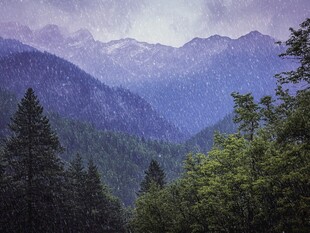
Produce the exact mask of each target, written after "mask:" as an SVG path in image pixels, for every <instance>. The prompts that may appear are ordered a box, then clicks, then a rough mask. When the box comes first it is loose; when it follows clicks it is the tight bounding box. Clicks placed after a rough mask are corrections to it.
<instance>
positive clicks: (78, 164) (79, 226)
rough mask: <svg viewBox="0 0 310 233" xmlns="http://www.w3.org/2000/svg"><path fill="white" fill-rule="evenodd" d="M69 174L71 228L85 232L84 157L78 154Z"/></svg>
mask: <svg viewBox="0 0 310 233" xmlns="http://www.w3.org/2000/svg"><path fill="white" fill-rule="evenodd" d="M66 174H67V198H66V200H67V201H68V202H67V209H68V216H69V225H70V226H71V227H70V229H71V230H72V231H75V232H84V227H85V224H86V221H85V215H86V209H87V207H86V199H87V197H86V190H85V189H86V187H85V184H86V171H85V170H84V166H83V161H82V157H81V156H80V155H79V154H77V155H76V157H75V158H74V160H72V161H71V162H70V165H69V168H68V170H67V172H66Z"/></svg>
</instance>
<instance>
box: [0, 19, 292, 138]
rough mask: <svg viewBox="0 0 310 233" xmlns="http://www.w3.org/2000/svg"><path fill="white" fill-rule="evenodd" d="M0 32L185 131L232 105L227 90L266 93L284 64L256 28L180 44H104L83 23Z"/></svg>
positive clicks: (11, 27) (272, 43) (1, 26)
mask: <svg viewBox="0 0 310 233" xmlns="http://www.w3.org/2000/svg"><path fill="white" fill-rule="evenodd" d="M8 28H9V29H8ZM0 36H3V37H4V38H16V39H20V40H21V41H23V42H25V43H27V44H30V45H32V46H34V47H35V48H37V49H39V50H46V51H48V52H51V53H53V54H56V55H58V56H60V57H62V58H65V59H67V60H69V61H70V62H72V63H74V64H76V65H78V66H79V67H81V68H82V69H83V70H85V71H86V72H88V73H90V74H91V75H93V76H94V77H96V78H97V79H99V80H100V81H102V82H104V83H106V84H108V85H111V86H123V87H126V88H129V89H130V90H131V91H133V92H136V93H138V94H139V95H141V96H142V97H144V98H145V99H146V100H147V101H148V102H149V103H151V104H152V106H153V107H154V108H155V109H156V110H157V111H158V112H159V113H161V114H162V115H163V116H165V118H167V119H168V120H170V121H171V122H172V123H174V124H175V125H177V126H178V127H180V128H182V129H184V130H185V131H189V132H191V133H196V132H198V131H200V130H201V129H203V128H205V127H206V126H208V125H212V124H214V123H215V122H217V121H218V119H220V118H223V117H224V116H225V115H226V114H228V113H230V112H231V111H232V106H233V102H232V99H231V97H230V94H231V92H233V91H240V92H252V93H253V94H254V96H255V97H261V96H263V95H266V94H271V93H273V89H274V88H275V79H274V78H273V75H274V74H276V73H278V72H280V71H285V70H288V69H289V68H290V67H291V63H290V62H286V61H283V60H281V59H280V58H279V57H278V54H280V53H281V52H282V51H283V50H284V47H282V46H280V45H277V44H275V40H274V39H273V38H271V37H269V36H267V35H262V34H261V33H259V32H257V31H253V32H250V33H249V34H247V35H245V36H242V37H240V38H238V39H230V38H228V37H222V36H219V35H215V36H211V37H209V38H194V39H193V40H191V41H189V42H187V43H186V44H184V45H183V46H182V47H180V48H174V47H171V46H165V45H161V44H148V43H144V42H138V41H136V40H134V39H129V38H127V39H120V40H115V41H110V42H107V43H103V42H100V41H95V40H94V38H93V37H92V35H91V33H90V32H88V31H87V30H85V29H84V30H82V31H78V32H75V33H73V34H70V33H68V32H66V31H65V30H64V29H61V28H59V27H58V26H56V25H47V26H45V27H44V28H42V29H39V30H36V31H32V30H30V29H29V28H27V27H25V26H22V25H18V26H16V24H14V23H11V24H0Z"/></svg>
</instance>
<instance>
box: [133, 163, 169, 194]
mask: <svg viewBox="0 0 310 233" xmlns="http://www.w3.org/2000/svg"><path fill="white" fill-rule="evenodd" d="M165 184H166V174H165V172H164V170H163V169H162V168H161V167H160V165H159V163H158V162H157V161H156V160H153V159H152V161H151V163H150V165H149V167H148V170H147V171H145V177H144V180H143V181H142V182H141V187H140V191H139V194H144V193H146V192H148V191H149V189H150V188H151V186H152V185H155V186H157V187H159V188H163V187H164V186H165Z"/></svg>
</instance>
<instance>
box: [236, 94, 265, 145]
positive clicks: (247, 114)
mask: <svg viewBox="0 0 310 233" xmlns="http://www.w3.org/2000/svg"><path fill="white" fill-rule="evenodd" d="M231 95H232V97H233V98H234V102H235V106H234V108H235V113H236V115H235V118H234V122H235V123H239V124H240V125H239V130H240V131H243V132H244V133H245V136H246V137H247V138H248V139H249V140H253V137H254V134H255V131H256V129H257V128H258V127H259V121H260V115H259V112H258V110H259V107H258V105H257V104H256V103H255V102H254V98H253V96H252V95H251V94H250V93H248V94H245V95H241V94H239V93H238V92H233V93H232V94H231Z"/></svg>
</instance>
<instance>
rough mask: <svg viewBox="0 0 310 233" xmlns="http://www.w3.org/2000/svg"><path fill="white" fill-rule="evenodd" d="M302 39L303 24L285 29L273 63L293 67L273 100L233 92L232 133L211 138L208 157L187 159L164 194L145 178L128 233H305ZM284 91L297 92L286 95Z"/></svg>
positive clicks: (306, 127) (306, 25)
mask: <svg viewBox="0 0 310 233" xmlns="http://www.w3.org/2000/svg"><path fill="white" fill-rule="evenodd" d="M309 33H310V19H307V20H306V21H305V22H303V23H302V24H301V28H300V29H298V30H294V29H291V36H290V39H289V40H287V41H286V42H285V45H286V46H287V50H286V51H285V53H283V54H281V55H280V56H282V57H285V58H289V59H292V58H293V59H295V60H296V61H298V63H299V67H298V68H297V69H296V70H291V71H288V72H283V73H280V74H278V75H277V76H276V77H277V81H278V88H277V92H276V99H274V98H272V97H271V96H265V97H263V98H262V99H260V100H257V99H255V98H254V97H253V95H252V94H251V93H247V94H240V93H238V92H234V93H233V94H232V97H233V99H234V103H235V106H234V113H235V116H234V121H235V122H236V123H238V130H239V133H234V134H230V135H225V134H219V133H217V134H215V135H214V138H215V140H214V141H215V144H214V146H213V147H212V150H211V151H209V152H208V153H207V154H202V153H190V154H188V156H187V158H186V160H185V164H184V169H185V171H184V173H183V174H182V176H181V178H179V179H178V180H176V181H174V182H172V183H170V184H168V185H166V186H165V187H163V186H162V185H161V183H160V182H156V179H151V180H153V181H152V182H151V184H152V185H150V186H149V187H150V188H149V189H148V190H147V192H145V193H144V194H143V195H141V196H139V198H138V199H137V201H136V208H135V212H134V215H133V218H132V221H131V227H132V229H133V231H134V232H141V233H142V232H158V233H160V232H201V233H205V232H244V233H248V232H257V233H261V232H275V233H276V232H296V233H297V232H298V233H302V232H304V233H306V232H309V231H310V208H309V207H310V202H309V200H310V183H309V180H310V147H309V146H310V134H309V132H310V124H309V122H310V59H309V57H310V56H309V55H310V54H309V51H310V50H309ZM287 84H302V88H300V89H299V90H298V91H297V92H293V94H291V93H290V90H288V89H285V88H286V87H287ZM159 171H160V170H158V172H157V174H159ZM147 175H148V174H146V176H145V177H146V178H147ZM152 177H154V178H155V177H156V175H154V176H152ZM149 180H150V179H149Z"/></svg>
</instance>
